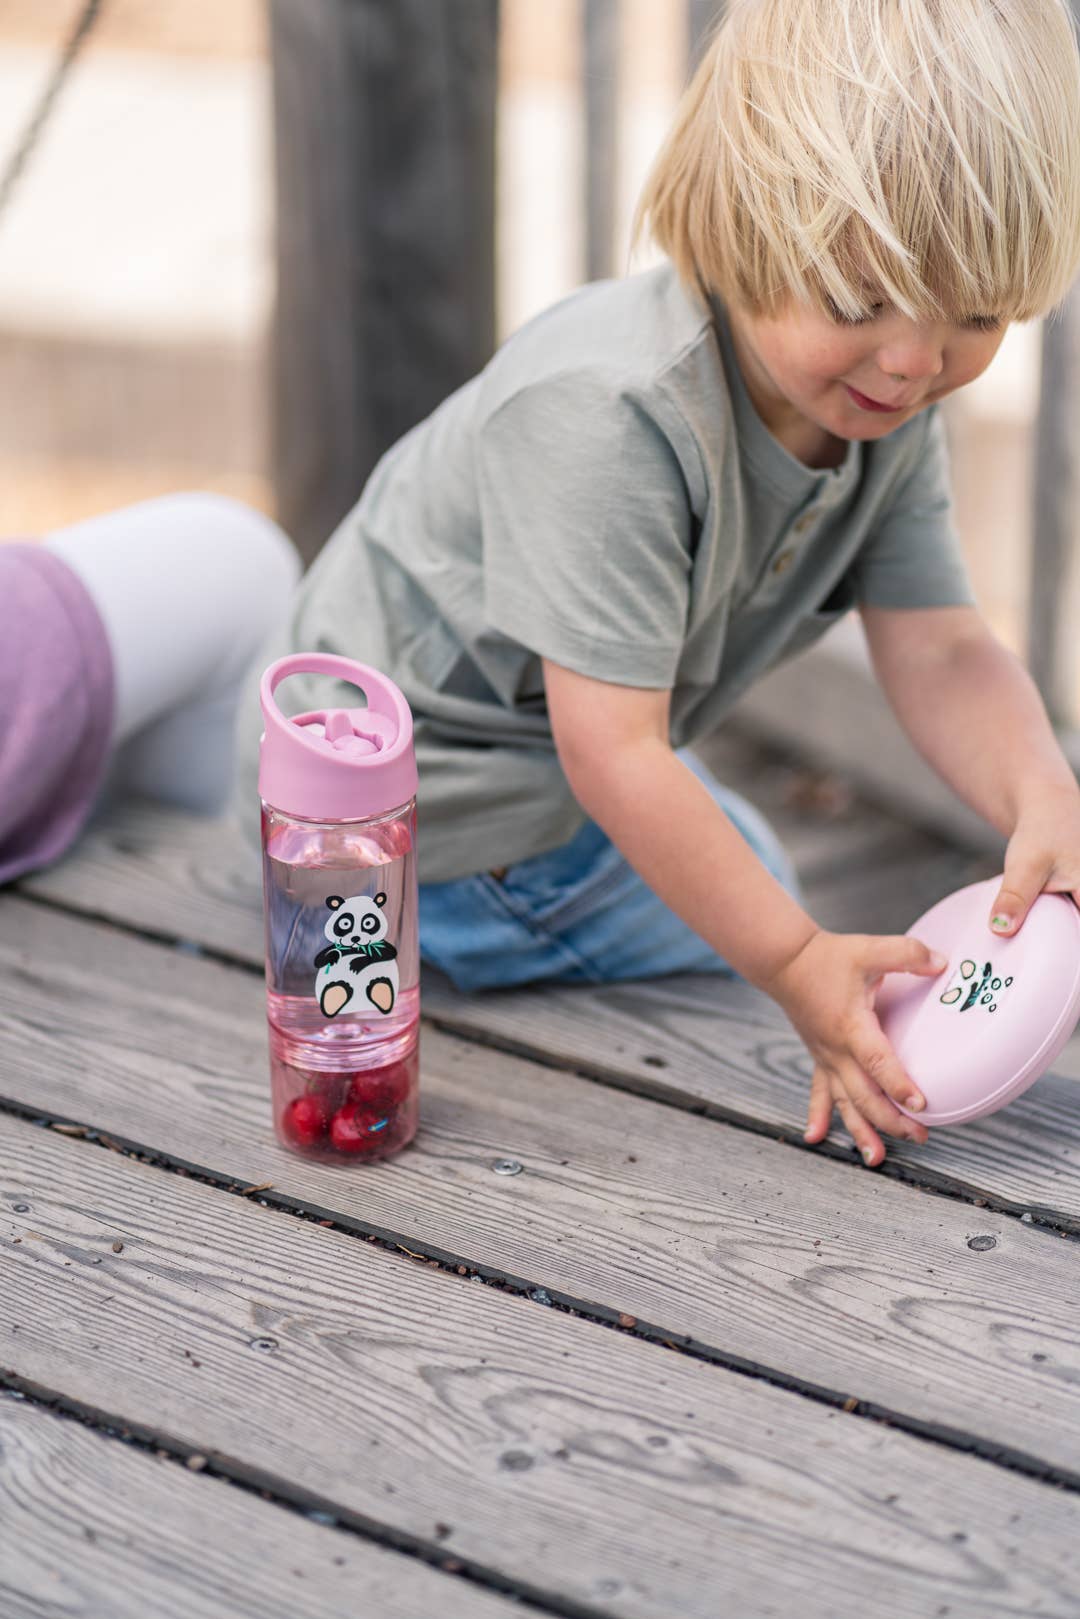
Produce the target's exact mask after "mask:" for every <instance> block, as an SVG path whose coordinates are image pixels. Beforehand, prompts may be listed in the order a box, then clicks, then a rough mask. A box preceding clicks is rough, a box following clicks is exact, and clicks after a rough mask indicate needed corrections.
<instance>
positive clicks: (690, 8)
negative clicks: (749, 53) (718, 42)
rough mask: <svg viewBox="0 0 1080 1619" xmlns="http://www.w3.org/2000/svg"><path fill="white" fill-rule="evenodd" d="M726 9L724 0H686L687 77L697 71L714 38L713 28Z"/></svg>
mask: <svg viewBox="0 0 1080 1619" xmlns="http://www.w3.org/2000/svg"><path fill="white" fill-rule="evenodd" d="M723 9H724V0H686V44H687V58H688V60H687V78H688V79H689V78H690V76H691V75H692V74H693V73H694V72H696V70H697V65H698V63H699V62H700V61H701V58H702V56H703V55H704V52H705V47H706V46H707V45H708V44H709V41H710V40H711V39H712V35H713V28H714V25H715V24H716V21H717V19H718V18H719V16H720V13H721V12H722V11H723Z"/></svg>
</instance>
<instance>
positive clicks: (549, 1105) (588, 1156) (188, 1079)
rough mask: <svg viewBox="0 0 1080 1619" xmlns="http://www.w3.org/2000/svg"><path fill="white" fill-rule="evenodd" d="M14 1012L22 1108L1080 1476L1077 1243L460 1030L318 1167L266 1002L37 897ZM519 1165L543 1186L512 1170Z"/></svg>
mask: <svg viewBox="0 0 1080 1619" xmlns="http://www.w3.org/2000/svg"><path fill="white" fill-rule="evenodd" d="M61 952H66V956H67V959H68V961H69V963H70V966H69V970H68V973H67V977H66V991H67V997H68V999H67V1004H66V1007H65V1009H64V1015H63V1016H61V1017H59V1018H58V1017H57V1016H56V1009H55V1005H54V1003H53V1001H52V999H51V993H52V979H51V976H50V973H51V970H50V966H49V963H50V962H52V961H55V960H56V959H57V958H58V956H59V955H60V954H61ZM0 1013H2V1015H3V1018H4V1026H5V1030H6V1034H5V1046H4V1049H5V1070H6V1072H5V1078H4V1081H3V1086H2V1091H0V1094H3V1095H5V1096H6V1097H7V1099H8V1100H9V1101H14V1102H16V1103H20V1104H22V1105H23V1106H25V1107H27V1108H29V1109H42V1110H45V1111H48V1112H51V1113H52V1114H54V1115H56V1116H59V1117H61V1118H67V1119H74V1120H79V1121H82V1122H84V1123H85V1124H88V1125H92V1126H93V1127H94V1128H96V1129H98V1130H101V1131H104V1132H105V1133H106V1134H108V1135H116V1136H118V1137H120V1138H121V1139H122V1140H126V1141H128V1142H130V1143H132V1144H134V1145H137V1146H138V1147H140V1148H144V1149H149V1150H151V1151H157V1152H160V1153H162V1154H166V1155H168V1156H170V1157H171V1158H172V1159H173V1161H174V1162H179V1163H181V1164H183V1165H185V1166H194V1167H197V1168H199V1169H202V1170H204V1171H208V1172H210V1173H213V1174H215V1175H217V1176H221V1177H233V1178H236V1179H238V1180H239V1181H241V1182H242V1183H245V1184H248V1185H263V1184H265V1183H266V1182H271V1183H272V1186H273V1195H274V1196H275V1197H276V1198H279V1199H284V1200H287V1201H288V1202H289V1203H291V1204H292V1205H293V1206H294V1207H295V1206H299V1207H300V1208H303V1209H311V1210H314V1211H316V1212H317V1213H318V1214H319V1215H320V1216H330V1215H332V1216H333V1217H334V1218H336V1219H337V1220H338V1221H339V1222H343V1223H345V1224H347V1225H348V1224H352V1225H354V1226H355V1227H358V1228H359V1229H361V1230H364V1231H375V1232H378V1233H380V1234H385V1235H388V1236H390V1237H391V1238H392V1239H393V1240H396V1241H399V1242H400V1243H401V1244H402V1245H403V1246H404V1247H405V1248H407V1249H412V1250H414V1251H415V1250H416V1249H417V1248H418V1246H422V1247H423V1248H424V1249H425V1250H426V1251H427V1252H429V1253H433V1254H436V1255H438V1256H439V1257H440V1258H442V1259H444V1260H448V1261H451V1262H453V1263H455V1264H456V1263H464V1264H465V1265H467V1266H468V1267H469V1268H470V1269H471V1268H479V1269H482V1270H483V1271H485V1273H493V1274H495V1275H496V1276H501V1277H509V1278H510V1279H512V1281H514V1283H515V1284H516V1285H518V1286H521V1287H526V1286H528V1287H542V1288H544V1289H546V1290H547V1292H548V1293H549V1294H550V1295H551V1296H552V1297H553V1298H555V1299H556V1300H558V1301H560V1302H563V1303H567V1304H570V1305H571V1306H576V1307H578V1308H585V1309H588V1310H589V1311H590V1312H591V1313H594V1314H600V1315H601V1316H603V1317H605V1318H606V1319H610V1320H616V1319H617V1318H618V1317H619V1316H620V1315H628V1316H630V1317H632V1318H634V1319H635V1320H636V1321H637V1322H638V1323H639V1324H641V1325H642V1326H643V1328H644V1329H651V1330H652V1331H653V1333H654V1334H656V1335H659V1336H661V1337H664V1338H676V1339H679V1340H680V1341H682V1340H684V1339H690V1340H692V1341H693V1342H694V1344H695V1345H696V1346H697V1347H698V1348H699V1350H701V1351H702V1352H704V1353H707V1354H711V1355H714V1356H717V1357H720V1358H726V1359H729V1360H731V1361H734V1362H746V1363H749V1364H750V1365H752V1366H754V1367H757V1368H761V1369H764V1370H767V1371H770V1372H771V1374H772V1375H773V1376H774V1377H778V1378H781V1379H794V1380H797V1382H798V1384H799V1385H800V1386H802V1387H811V1388H816V1389H822V1390H828V1391H831V1392H832V1393H833V1394H834V1395H835V1396H836V1397H838V1398H843V1397H844V1396H850V1397H855V1398H857V1399H860V1400H864V1401H869V1402H872V1403H873V1404H874V1405H876V1406H877V1407H878V1408H881V1409H884V1410H887V1411H889V1412H892V1413H894V1414H896V1415H897V1416H898V1417H901V1418H903V1419H904V1420H905V1421H908V1422H912V1423H917V1424H927V1425H930V1426H934V1427H937V1428H941V1429H948V1430H950V1432H951V1433H952V1434H953V1436H954V1438H956V1439H957V1441H958V1442H960V1443H964V1442H966V1436H971V1435H974V1436H976V1437H977V1438H978V1439H980V1440H981V1441H982V1442H983V1443H984V1444H985V1445H987V1446H989V1447H1004V1448H1011V1449H1012V1450H1014V1451H1017V1452H1020V1453H1023V1454H1025V1455H1027V1456H1031V1457H1036V1458H1039V1459H1041V1460H1042V1461H1043V1462H1045V1463H1047V1464H1049V1465H1052V1466H1055V1467H1058V1468H1060V1469H1062V1470H1066V1471H1075V1472H1078V1473H1080V1437H1078V1436H1080V1350H1078V1347H1077V1345H1078V1342H1080V1305H1078V1304H1077V1301H1076V1293H1075V1287H1074V1285H1073V1284H1074V1271H1075V1245H1074V1244H1072V1243H1065V1242H1062V1241H1061V1239H1060V1238H1059V1237H1058V1236H1057V1235H1056V1234H1054V1233H1052V1232H1047V1231H1045V1230H1041V1229H1039V1228H1036V1227H1029V1226H1026V1225H1024V1224H1022V1223H1021V1222H1019V1221H1017V1220H1015V1219H1009V1218H1007V1217H1005V1216H1002V1215H1000V1214H994V1213H991V1212H990V1211H988V1210H986V1209H980V1210H975V1209H972V1208H971V1207H969V1206H968V1205H966V1204H961V1203H957V1202H954V1201H953V1200H952V1199H941V1198H930V1197H927V1196H925V1195H922V1194H920V1193H918V1192H917V1191H915V1190H914V1189H912V1188H910V1187H906V1186H903V1185H899V1184H897V1183H896V1182H894V1181H887V1180H885V1181H883V1180H881V1179H879V1178H877V1177H875V1176H874V1175H872V1174H870V1173H869V1172H867V1171H866V1170H865V1169H864V1168H862V1167H861V1165H859V1166H848V1165H845V1164H843V1163H838V1162H836V1161H833V1160H829V1159H825V1158H822V1157H821V1156H820V1155H817V1154H814V1153H811V1152H809V1151H807V1150H805V1149H801V1150H796V1149H793V1148H791V1147H788V1146H784V1145H782V1144H780V1143H778V1142H775V1141H771V1140H767V1139H765V1138H763V1137H761V1136H759V1135H751V1134H748V1133H746V1132H744V1131H739V1130H731V1129H729V1128H727V1127H725V1126H724V1125H722V1124H719V1123H717V1122H715V1121H713V1120H710V1119H706V1118H700V1117H693V1116H690V1115H688V1114H687V1113H685V1112H683V1111H680V1110H676V1109H672V1108H668V1107H660V1106H657V1105H656V1104H655V1103H653V1102H650V1101H648V1100H645V1099H642V1098H636V1097H630V1096H619V1095H617V1094H616V1093H613V1092H611V1091H609V1090H606V1089H604V1088H603V1087H600V1086H596V1085H592V1084H589V1083H588V1082H586V1081H584V1080H581V1079H579V1078H576V1077H575V1076H573V1075H572V1074H567V1073H560V1072H556V1071H551V1070H545V1069H542V1068H538V1067H537V1066H536V1065H534V1064H532V1063H528V1062H523V1061H520V1060H518V1059H514V1058H512V1057H509V1056H507V1055H505V1054H503V1053H493V1052H490V1051H485V1050H483V1049H480V1048H476V1047H470V1046H469V1045H468V1044H466V1043H464V1042H462V1041H459V1040H452V1039H447V1038H445V1037H442V1036H440V1035H439V1034H438V1033H437V1032H436V1031H434V1030H428V1031H425V1033H424V1036H423V1039H422V1047H421V1056H422V1074H423V1078H422V1118H421V1130H420V1134H419V1137H418V1139H417V1142H416V1143H415V1145H414V1146H412V1147H411V1148H409V1149H408V1150H407V1151H406V1152H405V1153H403V1154H401V1155H400V1156H399V1157H397V1158H396V1159H394V1160H393V1161H392V1162H391V1163H388V1164H384V1165H373V1166H367V1167H366V1168H364V1169H351V1170H350V1169H338V1168H336V1167H332V1166H330V1167H328V1166H325V1165H320V1164H312V1163H309V1162H307V1161H305V1160H304V1159H302V1158H299V1157H297V1156H296V1155H294V1154H291V1153H288V1152H285V1151H283V1150H282V1149H280V1148H279V1147H278V1146H277V1145H276V1143H275V1142H274V1141H273V1138H272V1135H271V1131H270V1125H269V1117H268V1114H269V1108H268V1082H267V1075H266V1055H265V1043H264V1034H263V1001H262V990H261V985H260V984H258V982H256V981H255V980H253V979H252V978H251V977H250V976H249V975H248V974H246V973H241V972H238V971H235V970H232V969H229V968H227V967H224V966H221V965H220V964H215V963H209V962H199V961H193V960H191V959H189V958H186V957H185V956H183V955H182V954H179V953H177V952H175V951H170V950H167V949H165V948H162V947H159V946H152V945H150V944H148V943H146V942H144V941H140V940H135V939H132V938H129V937H125V936H124V935H122V934H117V933H112V932H109V931H107V930H104V929H101V928H98V927H94V926H92V925H90V924H87V923H83V922H79V921H75V920H72V919H64V918H60V917H57V916H55V915H53V914H51V913H49V912H46V911H42V910H40V909H38V908H37V907H34V906H32V905H29V904H27V903H25V902H19V901H15V900H9V901H8V902H7V903H6V904H3V905H0ZM504 1156H509V1157H513V1158H516V1159H518V1160H519V1161H520V1162H521V1163H522V1164H523V1166H524V1172H523V1173H522V1174H520V1175H517V1176H514V1177H508V1178H504V1177H502V1176H496V1175H494V1174H493V1173H492V1169H491V1166H492V1164H493V1162H494V1161H495V1160H496V1159H497V1158H500V1157H504ZM166 1178H167V1177H166ZM976 1237H981V1238H982V1239H984V1240H988V1241H990V1243H991V1246H990V1247H988V1248H986V1249H985V1250H980V1249H974V1250H973V1249H971V1248H969V1246H968V1243H969V1241H970V1240H971V1239H972V1238H976ZM988 1387H992V1388H993V1389H994V1390H995V1392H996V1395H997V1398H996V1399H995V1400H994V1401H992V1402H988V1401H987V1400H986V1399H985V1395H984V1391H985V1389H986V1388H988Z"/></svg>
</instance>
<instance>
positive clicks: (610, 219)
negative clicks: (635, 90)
mask: <svg viewBox="0 0 1080 1619" xmlns="http://www.w3.org/2000/svg"><path fill="white" fill-rule="evenodd" d="M619 9H620V8H619V0H584V5H583V9H582V76H583V78H584V81H585V82H584V97H585V279H586V281H599V280H601V279H602V278H603V277H605V276H610V275H612V274H613V273H614V269H615V177H616V172H617V156H616V150H617V113H618V54H619V38H618V36H619Z"/></svg>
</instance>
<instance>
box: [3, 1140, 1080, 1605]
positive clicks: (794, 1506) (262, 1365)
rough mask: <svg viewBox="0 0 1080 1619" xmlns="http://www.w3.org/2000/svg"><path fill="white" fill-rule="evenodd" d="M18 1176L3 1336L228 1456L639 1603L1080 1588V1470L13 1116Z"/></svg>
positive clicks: (1057, 1593) (137, 1419)
mask: <svg viewBox="0 0 1080 1619" xmlns="http://www.w3.org/2000/svg"><path fill="white" fill-rule="evenodd" d="M0 1186H2V1187H3V1188H4V1190H5V1194H6V1197H5V1201H7V1202H8V1203H9V1206H10V1205H13V1204H15V1203H19V1204H25V1205H27V1207H26V1208H25V1209H23V1210H21V1211H19V1212H17V1211H16V1210H15V1209H14V1208H13V1207H12V1208H11V1211H10V1213H9V1214H8V1215H7V1217H6V1221H7V1222H10V1227H11V1229H10V1231H9V1232H8V1233H6V1234H5V1237H6V1240H4V1241H3V1243H2V1246H0V1284H2V1287H3V1296H4V1299H5V1311H4V1317H3V1320H2V1322H0V1334H2V1336H0V1345H2V1355H3V1362H4V1363H5V1364H6V1365H8V1366H10V1367H12V1368H13V1369H14V1371H15V1372H16V1373H17V1374H18V1375H20V1376H22V1377H25V1378H28V1379H32V1380H33V1381H34V1382H35V1383H37V1384H39V1385H44V1386H48V1387H54V1388H62V1389H63V1390H64V1392H65V1393H66V1394H67V1395H68V1397H69V1398H71V1399H74V1400H78V1401H81V1402H84V1403H85V1404H87V1405H92V1406H95V1407H100V1408H101V1409H103V1410H105V1411H110V1412H114V1413H119V1414H122V1416H123V1419H124V1420H125V1421H127V1422H128V1423H129V1424H139V1425H140V1426H144V1427H145V1428H147V1429H149V1430H152V1431H153V1432H156V1433H165V1434H167V1435H169V1436H170V1438H171V1439H172V1440H173V1441H175V1442H178V1443H182V1444H185V1445H192V1446H194V1447H195V1448H197V1449H198V1450H199V1451H201V1452H202V1453H203V1454H206V1455H208V1456H209V1458H210V1460H211V1462H213V1463H215V1464H216V1465H220V1466H221V1467H222V1468H224V1469H226V1470H227V1471H233V1472H234V1473H238V1474H240V1473H244V1472H245V1471H247V1470H251V1469H256V1470H258V1471H259V1473H260V1474H261V1475H262V1476H265V1475H266V1474H267V1473H269V1474H271V1475H273V1476H274V1477H278V1478H282V1479H288V1480H290V1481H292V1483H293V1484H294V1485H295V1486H297V1487H299V1488H304V1489H311V1490H314V1491H317V1492H318V1493H319V1494H321V1495H323V1496H325V1497H326V1498H327V1499H329V1500H330V1501H332V1502H334V1503H335V1504H337V1505H339V1506H340V1507H341V1508H342V1509H344V1510H346V1511H349V1512H352V1513H357V1514H361V1515H363V1516H364V1517H365V1518H367V1519H374V1520H376V1521H378V1522H381V1523H383V1524H386V1525H389V1526H391V1527H392V1528H393V1529H394V1530H395V1531H397V1532H399V1533H405V1534H408V1535H411V1536H415V1537H417V1539H420V1540H424V1539H430V1538H431V1537H433V1536H434V1534H435V1525H436V1524H437V1523H440V1522H442V1523H445V1524H447V1525H449V1526H450V1528H451V1533H450V1535H449V1536H446V1537H444V1538H443V1541H442V1545H443V1546H444V1547H445V1549H447V1550H453V1552H454V1554H455V1555H457V1556H460V1557H462V1558H464V1559H469V1560H475V1561H476V1562H477V1563H479V1564H481V1565H482V1566H483V1567H484V1568H486V1569H492V1568H497V1569H498V1570H499V1571H501V1572H502V1573H503V1574H505V1575H507V1576H509V1577H512V1578H514V1579H518V1580H521V1581H522V1582H523V1583H524V1584H525V1586H526V1588H527V1589H529V1588H532V1589H542V1590H544V1591H547V1592H551V1593H553V1594H557V1595H560V1596H563V1597H566V1598H568V1599H570V1600H576V1601H581V1602H586V1601H588V1602H594V1603H596V1605H597V1607H598V1609H600V1611H603V1612H605V1613H609V1614H612V1615H619V1616H624V1615H625V1616H627V1619H630V1616H643V1619H645V1616H647V1619H681V1616H683V1615H686V1616H693V1619H715V1615H716V1612H717V1607H718V1603H720V1602H722V1603H723V1604H724V1606H725V1607H726V1609H727V1610H728V1611H734V1612H737V1613H738V1614H739V1615H740V1619H757V1616H765V1615H771V1616H774V1619H775V1616H778V1615H783V1614H787V1613H790V1612H791V1611H793V1609H795V1608H797V1609H798V1611H799V1612H800V1614H806V1615H809V1616H811V1619H817V1616H820V1619H825V1616H828V1619H848V1616H851V1619H856V1616H857V1619H865V1615H866V1612H867V1593H868V1592H875V1591H881V1590H884V1589H887V1590H888V1602H889V1614H890V1619H908V1616H910V1619H925V1615H926V1613H927V1611H928V1605H929V1604H930V1602H931V1599H933V1601H934V1602H936V1603H938V1604H941V1605H945V1606H947V1607H948V1608H949V1611H950V1614H951V1616H952V1619H959V1616H968V1619H988V1615H991V1614H993V1615H995V1616H1005V1615H1015V1616H1016V1619H1021V1616H1023V1619H1028V1616H1029V1615H1030V1614H1032V1613H1034V1612H1044V1613H1053V1614H1055V1615H1062V1616H1064V1615H1070V1614H1072V1615H1075V1614H1077V1613H1078V1612H1080V1597H1078V1595H1077V1592H1078V1584H1077V1581H1078V1576H1080V1562H1078V1557H1080V1553H1078V1551H1077V1548H1078V1547H1080V1499H1078V1498H1077V1496H1076V1495H1074V1494H1070V1493H1067V1492H1062V1491H1058V1490H1054V1489H1049V1488H1047V1487H1046V1486H1044V1485H1040V1484H1038V1483H1036V1482H1034V1481H1032V1480H1029V1479H1025V1478H1022V1477H1019V1476H1018V1475H1016V1474H1010V1473H1007V1472H1005V1471H1003V1470H1002V1469H1000V1468H997V1467H994V1466H993V1465H991V1464H989V1463H986V1462H983V1461H980V1460H977V1459H976V1458H973V1457H970V1456H961V1455H957V1454H955V1453H953V1452H949V1451H946V1450H943V1449H941V1448H937V1447H935V1448H928V1447H927V1445H926V1444H925V1443H923V1442H920V1441H918V1440H915V1439H912V1438H909V1437H908V1436H906V1435H903V1434H898V1433H896V1432H894V1431H891V1430H890V1429H889V1428H888V1427H886V1426H884V1425H880V1424H876V1423H871V1422H865V1421H859V1420H857V1419H851V1418H849V1417H847V1416H846V1415H845V1414H844V1413H842V1412H837V1411H834V1410H830V1409H826V1408H825V1407H823V1406H821V1405H819V1404H817V1403H815V1402H812V1401H808V1400H805V1399H802V1398H800V1397H798V1396H797V1395H793V1394H788V1393H784V1392H782V1391H780V1390H778V1389H775V1388H771V1387H768V1386H767V1385H765V1384H763V1383H760V1382H756V1381H754V1380H750V1379H746V1378H742V1377H738V1376H736V1375H735V1374H733V1373H730V1372H727V1371H725V1370H723V1369H722V1368H719V1367H715V1366H707V1365H704V1364H702V1363H700V1362H695V1361H692V1360H689V1359H687V1358H686V1357H683V1356H676V1355H664V1354H663V1353H661V1352H660V1351H658V1350H657V1349H656V1348H655V1347H653V1346H649V1345H646V1344H642V1343H638V1342H635V1341H634V1340H632V1339H630V1338H628V1337H625V1336H623V1335H621V1334H616V1333H607V1332H604V1331H603V1329H601V1328H598V1327H596V1326H595V1325H593V1324H591V1323H587V1322H582V1321H580V1320H575V1319H573V1318H572V1317H570V1316H568V1315H565V1314H562V1313H557V1312H555V1311H553V1310H548V1309H544V1308H542V1307H540V1306H538V1305H534V1304H531V1303H529V1302H527V1301H523V1300H519V1299H514V1298H511V1297H508V1296H507V1295H506V1294H504V1293H500V1292H498V1291H495V1290H493V1289H490V1288H486V1287H483V1286H478V1285H477V1284H476V1283H474V1282H470V1281H469V1280H468V1279H466V1278H461V1277H458V1276H455V1275H453V1274H448V1273H446V1272H441V1271H440V1272H436V1271H432V1270H430V1269H428V1268H427V1267H417V1266H414V1265H413V1264H411V1263H409V1262H406V1261H405V1260H404V1259H401V1258H399V1257H397V1256H394V1255H390V1254H387V1253H385V1252H382V1251H380V1250H377V1249H374V1248H372V1247H370V1246H369V1245H367V1244H365V1243H362V1242H357V1241H356V1240H354V1239H353V1238H351V1237H349V1236H347V1235H345V1234H343V1233H341V1232H338V1231H334V1230H330V1229H325V1228H321V1227H319V1226H317V1225H314V1224H308V1223H302V1222H298V1221H296V1220H293V1219H289V1218H287V1217H284V1216H282V1215H279V1214H274V1213H272V1212H268V1211H266V1210H264V1209H261V1208H259V1207H257V1206H253V1205H252V1204H250V1203H249V1202H247V1201H246V1200H244V1199H243V1198H238V1197H233V1196H230V1195H228V1194H227V1193H225V1192H219V1191H216V1190H214V1189H213V1188H209V1187H206V1186H201V1185H196V1184H193V1183H192V1182H190V1181H187V1180H184V1179H182V1178H181V1177H179V1176H175V1175H163V1174H160V1173H159V1172H157V1171H155V1170H153V1169H150V1168H148V1167H147V1166H145V1165H142V1164H138V1163H135V1162H133V1161H131V1160H126V1159H121V1158H119V1157H118V1156H116V1155H114V1154H111V1153H107V1152H102V1151H100V1150H94V1149H91V1148H89V1147H88V1146H87V1145H86V1144H85V1143H81V1142H75V1141H70V1140H66V1139H64V1138H62V1137H57V1136H55V1135H53V1134H52V1133H51V1132H46V1131H38V1130H35V1129H34V1127H33V1126H31V1125H27V1124H21V1123H19V1122H18V1121H15V1120H11V1119H6V1120H4V1121H3V1123H2V1126H0ZM15 1237H18V1238H19V1239H20V1240H19V1241H18V1242H17V1243H16V1242H15V1241H14V1240H13V1239H14V1238H15ZM115 1240H120V1241H122V1242H123V1244H124V1246H123V1249H122V1252H121V1253H119V1254H118V1253H116V1252H115V1251H114V1248H113V1243H114V1241H115ZM185 1351H186V1353H185Z"/></svg>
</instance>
